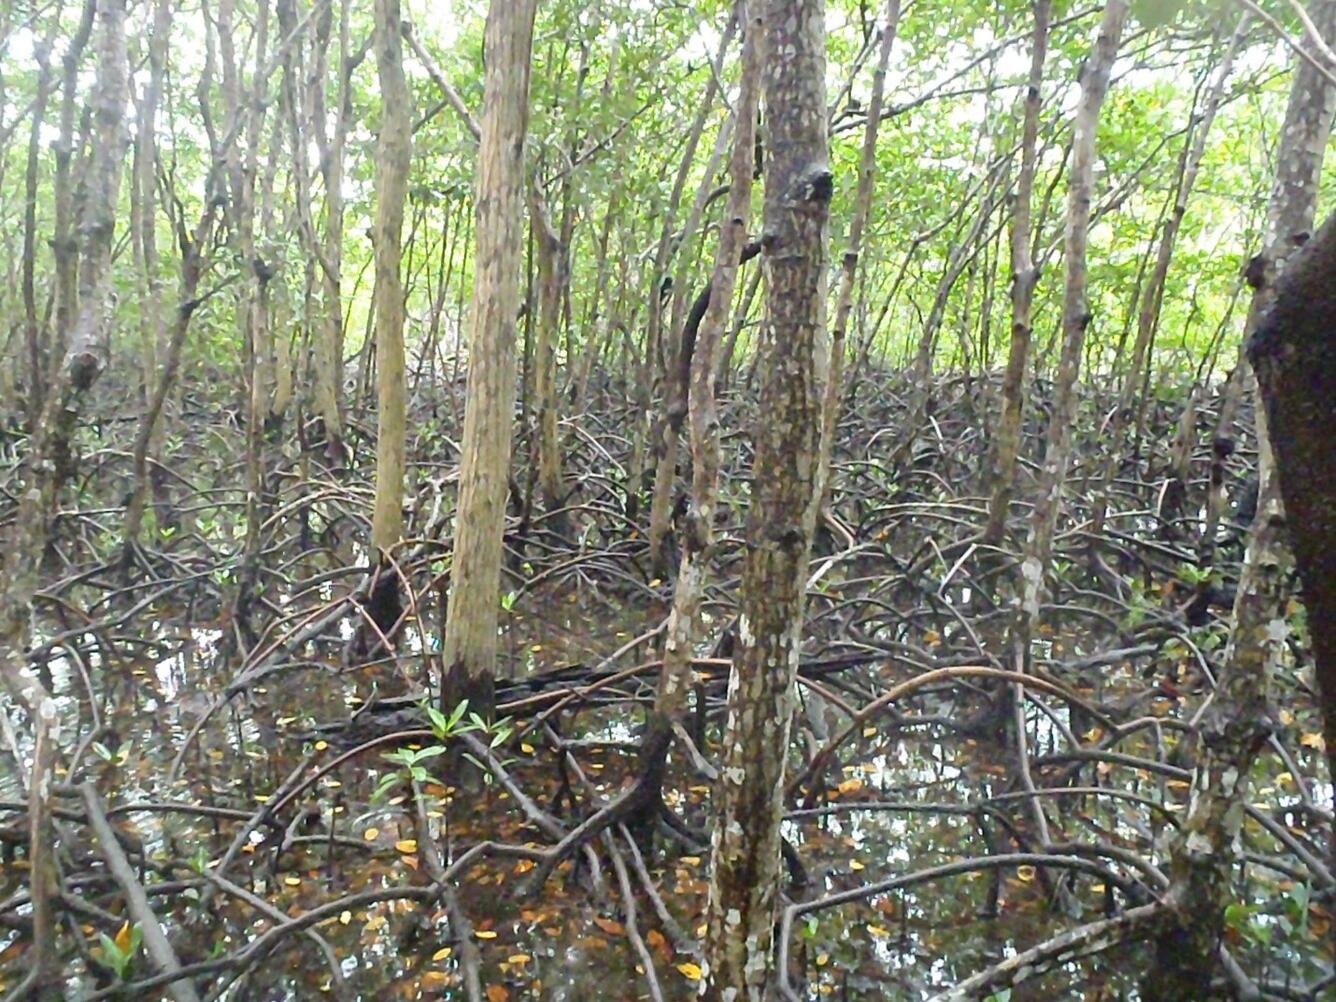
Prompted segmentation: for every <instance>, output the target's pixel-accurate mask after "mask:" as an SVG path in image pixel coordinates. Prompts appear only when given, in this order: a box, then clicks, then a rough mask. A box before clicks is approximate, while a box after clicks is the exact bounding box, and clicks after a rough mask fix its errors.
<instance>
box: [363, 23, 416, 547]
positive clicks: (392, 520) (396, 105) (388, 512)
mask: <svg viewBox="0 0 1336 1002" xmlns="http://www.w3.org/2000/svg"><path fill="white" fill-rule="evenodd" d="M399 22H400V17H399V0H376V34H375V51H376V70H377V74H378V77H379V80H380V97H381V120H380V140H379V142H378V143H377V146H376V222H375V237H374V242H375V254H376V290H375V296H376V401H377V420H376V503H375V510H374V512H373V514H372V522H371V545H372V546H373V547H374V548H375V549H376V552H377V553H378V554H379V555H381V557H382V558H383V557H384V556H385V555H386V554H388V553H389V551H390V550H391V549H393V548H394V546H395V545H396V544H397V543H398V542H399V539H400V537H401V536H402V535H403V530H404V435H405V429H404V421H405V407H406V401H405V399H404V397H405V393H404V289H403V282H402V279H401V278H400V276H399V257H400V246H401V243H400V241H401V239H402V232H401V231H402V230H403V224H404V198H405V196H406V195H407V192H408V165H409V159H410V156H411V145H410V144H411V136H410V133H409V129H410V127H411V122H412V117H411V116H412V99H411V97H410V95H409V93H408V82H407V80H406V79H405V78H404V57H403V36H402V35H401V34H400V32H399Z"/></svg>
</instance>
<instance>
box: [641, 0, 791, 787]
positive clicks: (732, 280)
mask: <svg viewBox="0 0 1336 1002" xmlns="http://www.w3.org/2000/svg"><path fill="white" fill-rule="evenodd" d="M762 3H763V0H741V2H739V4H738V8H737V10H738V21H739V23H741V24H742V25H743V42H742V78H741V81H740V83H739V85H738V96H737V99H736V102H735V104H734V116H735V119H736V121H735V123H734V135H733V154H732V157H731V158H730V160H729V182H730V185H731V187H730V188H729V193H728V204H727V206H726V207H725V209H724V218H723V220H722V222H721V224H720V230H719V248H718V250H717V251H716V253H715V259H714V272H713V275H712V276H711V279H710V284H709V287H708V289H707V290H706V292H705V295H706V297H707V298H708V305H707V306H706V308H705V314H704V316H703V317H702V318H700V324H699V327H698V328H697V331H696V336H695V346H694V349H693V351H692V355H691V381H690V395H689V406H688V411H689V415H690V419H691V460H692V469H691V475H692V479H691V507H690V510H689V511H688V513H687V519H686V526H685V532H684V533H683V539H682V559H681V563H680V564H679V565H678V570H677V584H676V587H675V589H674V591H673V607H672V610H671V611H670V612H669V614H668V624H667V627H666V636H665V640H664V645H663V669H662V671H661V673H660V675H659V689H658V693H657V696H656V698H655V701H654V708H653V710H652V711H651V712H650V715H649V720H648V722H647V723H646V727H645V735H644V738H643V739H642V742H641V758H642V766H643V773H644V775H645V776H646V777H648V778H649V780H650V782H653V783H657V781H658V780H659V779H660V778H661V776H662V769H663V756H664V755H665V754H666V752H667V749H668V746H669V744H670V743H671V742H672V732H673V727H674V725H675V724H677V723H679V722H680V721H681V719H682V717H683V716H684V715H685V713H686V706H687V693H688V691H689V690H690V688H691V658H692V654H693V648H694V644H695V639H696V615H697V613H698V612H699V610H700V602H701V598H702V596H703V595H704V592H705V573H706V569H707V567H708V565H709V559H710V554H711V551H712V550H713V547H714V516H715V508H716V506H717V505H718V502H719V414H718V411H717V410H716V408H715V398H714V390H715V379H716V370H717V365H718V357H719V345H720V342H721V341H722V339H723V331H724V327H725V325H726V324H727V323H728V318H729V308H730V306H731V305H732V302H733V291H734V289H735V287H736V285H737V276H738V267H739V265H740V262H741V260H742V254H743V245H744V244H745V243H746V241H747V228H748V224H749V222H750V217H751V191H752V167H753V159H754V144H755V139H756V110H757V107H758V105H759V103H760V90H761V65H762V62H763V59H764V43H765V22H764V19H763V10H762ZM693 312H694V311H693ZM688 323H690V321H688ZM655 792H656V793H657V792H658V790H657V785H656V788H655Z"/></svg>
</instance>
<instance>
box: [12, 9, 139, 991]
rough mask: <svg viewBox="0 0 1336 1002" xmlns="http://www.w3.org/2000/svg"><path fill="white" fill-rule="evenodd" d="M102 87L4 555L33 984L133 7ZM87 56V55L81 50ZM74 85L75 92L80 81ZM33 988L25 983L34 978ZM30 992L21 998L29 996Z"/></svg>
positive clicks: (44, 966)
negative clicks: (58, 661) (65, 544)
mask: <svg viewBox="0 0 1336 1002" xmlns="http://www.w3.org/2000/svg"><path fill="white" fill-rule="evenodd" d="M97 21H98V24H99V25H100V29H101V33H100V35H99V40H98V66H97V79H96V83H95V84H94V88H93V94H92V97H91V99H90V104H91V109H92V131H91V136H90V143H91V149H90V152H89V158H88V161H87V170H86V173H85V175H84V177H83V179H82V181H83V186H84V190H85V192H87V199H86V201H85V203H84V212H83V218H82V219H81V221H80V226H79V233H80V234H81V235H82V240H81V246H80V250H81V256H82V263H81V268H80V271H79V300H78V302H79V311H78V314H77V316H76V317H75V318H74V320H73V329H72V330H70V331H67V332H62V334H61V336H60V338H59V340H60V343H63V344H65V345H66V346H67V351H66V354H65V356H64V358H63V360H62V361H61V364H60V366H59V367H58V368H57V369H56V370H55V371H54V372H53V373H52V378H51V385H50V386H49V388H48V392H47V393H46V395H45V397H44V399H43V404H42V413H41V416H40V418H39V420H38V422H37V424H36V425H35V426H34V428H33V431H32V441H31V444H30V448H29V453H28V463H27V467H26V475H25V483H24V485H23V489H22V490H21V491H20V492H16V493H18V496H19V504H18V511H17V513H16V516H15V518H14V521H13V529H12V531H11V534H10V536H9V538H8V539H7V540H6V546H5V564H4V572H5V573H4V577H3V578H2V579H0V581H2V582H3V585H0V680H3V682H4V683H5V685H6V686H7V687H8V688H9V689H10V691H11V692H12V693H13V694H14V695H15V697H16V698H17V699H19V700H21V701H22V702H24V703H25V704H26V706H27V709H28V713H29V715H30V717H31V719H32V724H33V740H34V745H33V773H32V777H31V779H30V781H29V784H28V793H29V808H28V810H29V824H30V832H29V835H30V839H31V841H30V842H29V846H30V847H31V848H30V851H31V856H30V859H29V865H30V874H29V887H30V891H31V896H32V902H33V904H32V921H33V943H34V944H35V948H34V952H33V955H32V957H31V958H29V960H28V962H27V963H28V966H29V968H30V970H31V972H32V973H31V974H30V976H29V978H30V979H31V982H32V983H39V982H44V981H45V980H46V979H47V978H48V977H50V976H52V975H53V974H54V973H55V971H54V969H53V965H54V963H55V961H56V956H55V954H54V952H53V951H52V947H53V945H54V944H53V942H52V937H53V936H54V934H55V914H54V912H53V909H52V908H51V901H52V898H53V896H54V895H56V894H57V893H59V885H58V883H57V875H56V862H55V858H54V849H55V841H56V831H55V828H54V826H53V823H52V818H51V813H50V804H49V803H48V797H49V794H50V785H51V783H52V779H53V777H52V775H51V770H52V768H53V766H54V763H55V757H56V754H57V752H58V748H59V730H60V715H59V709H58V707H57V706H56V704H55V703H54V702H53V701H52V699H51V697H50V695H49V694H48V693H47V691H46V689H45V687H44V686H43V685H42V683H41V682H40V681H39V680H38V679H37V677H36V676H35V675H30V674H24V673H23V672H22V668H23V667H24V665H25V662H26V660H27V648H28V640H29V637H30V635H31V629H32V603H33V596H34V594H35V593H36V591H37V585H38V580H39V577H40V574H41V568H42V564H43V557H44V556H45V553H46V544H47V538H48V532H49V528H50V519H51V516H52V514H53V513H54V511H55V508H56V500H57V497H58V495H59V492H60V488H61V485H62V483H63V482H64V480H65V479H66V478H67V477H68V476H69V474H70V473H71V472H72V469H71V462H72V461H71V458H70V456H71V446H70V439H71V437H72V436H73V434H74V430H75V425H76V423H77V421H78V419H79V415H80V414H81V413H82V407H83V403H84V400H85V398H86V396H87V393H88V390H89V388H90V387H92V385H93V383H94V382H96V380H97V378H98V376H99V375H101V372H102V366H103V363H104V359H103V357H102V354H101V345H102V341H103V332H104V330H105V329H106V328H107V327H108V326H109V321H110V319H111V313H112V309H113V307H112V302H113V300H112V279H111V275H110V263H111V251H112V243H113V236H114V233H115V224H116V216H115V213H116V205H117V199H118V196H119V193H120V184H121V168H122V162H123V160H124V156H125V147H126V129H125V120H124V115H125V107H126V104H127V103H128V101H129V66H128V61H127V58H126V46H125V0H102V2H101V3H99V4H98V7H97ZM80 47H81V46H80ZM69 82H70V84H71V90H72V87H73V82H72V81H69ZM25 980H26V979H25ZM23 994H24V993H23V991H21V990H20V991H18V992H16V993H15V996H16V997H20V996H22V995H23Z"/></svg>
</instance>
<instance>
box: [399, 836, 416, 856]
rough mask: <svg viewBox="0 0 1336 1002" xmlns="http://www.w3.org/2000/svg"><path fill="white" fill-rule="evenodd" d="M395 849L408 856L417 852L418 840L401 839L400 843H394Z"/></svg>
mask: <svg viewBox="0 0 1336 1002" xmlns="http://www.w3.org/2000/svg"><path fill="white" fill-rule="evenodd" d="M394 847H395V848H396V849H398V850H399V851H400V852H402V853H403V854H404V855H405V856H407V855H408V854H409V853H414V852H417V839H415V838H406V839H400V840H399V841H398V842H396V843H394Z"/></svg>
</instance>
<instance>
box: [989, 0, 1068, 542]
mask: <svg viewBox="0 0 1336 1002" xmlns="http://www.w3.org/2000/svg"><path fill="white" fill-rule="evenodd" d="M1052 12H1053V3H1052V0H1035V3H1034V34H1033V36H1032V40H1031V42H1030V76H1029V79H1028V80H1027V82H1026V86H1025V113H1024V122H1023V125H1022V126H1021V168H1020V173H1019V175H1018V176H1017V178H1016V200H1015V203H1014V205H1013V208H1012V211H1011V348H1010V351H1009V352H1008V354H1007V369H1006V373H1005V374H1004V375H1003V377H1002V413H1001V415H1000V416H999V420H998V425H997V435H996V437H995V438H994V439H993V451H992V455H991V458H992V480H993V483H992V494H991V496H990V497H989V501H988V523H987V525H986V526H985V528H984V533H983V536H984V541H985V542H988V543H992V544H997V543H999V542H1001V541H1002V534H1003V532H1004V531H1005V530H1006V525H1007V513H1008V511H1009V510H1010V506H1011V496H1012V488H1013V486H1014V484H1015V482H1016V458H1017V456H1019V455H1020V448H1021V420H1022V418H1023V417H1024V414H1025V389H1024V382H1025V367H1026V365H1027V364H1028V362H1029V359H1030V338H1031V336H1032V334H1033V332H1034V327H1033V324H1032V321H1031V312H1032V309H1033V306H1034V291H1035V287H1036V286H1037V285H1038V284H1039V271H1038V269H1037V268H1036V267H1035V263H1034V258H1033V256H1032V255H1031V253H1030V241H1031V239H1032V230H1033V227H1032V224H1031V205H1032V203H1033V200H1034V176H1035V164H1036V161H1037V159H1038V143H1039V111H1040V108H1041V107H1042V106H1043V103H1044V101H1043V95H1042V93H1041V87H1042V86H1043V83H1044V60H1045V58H1046V57H1047V54H1048V22H1049V18H1050V16H1051V15H1052Z"/></svg>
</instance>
